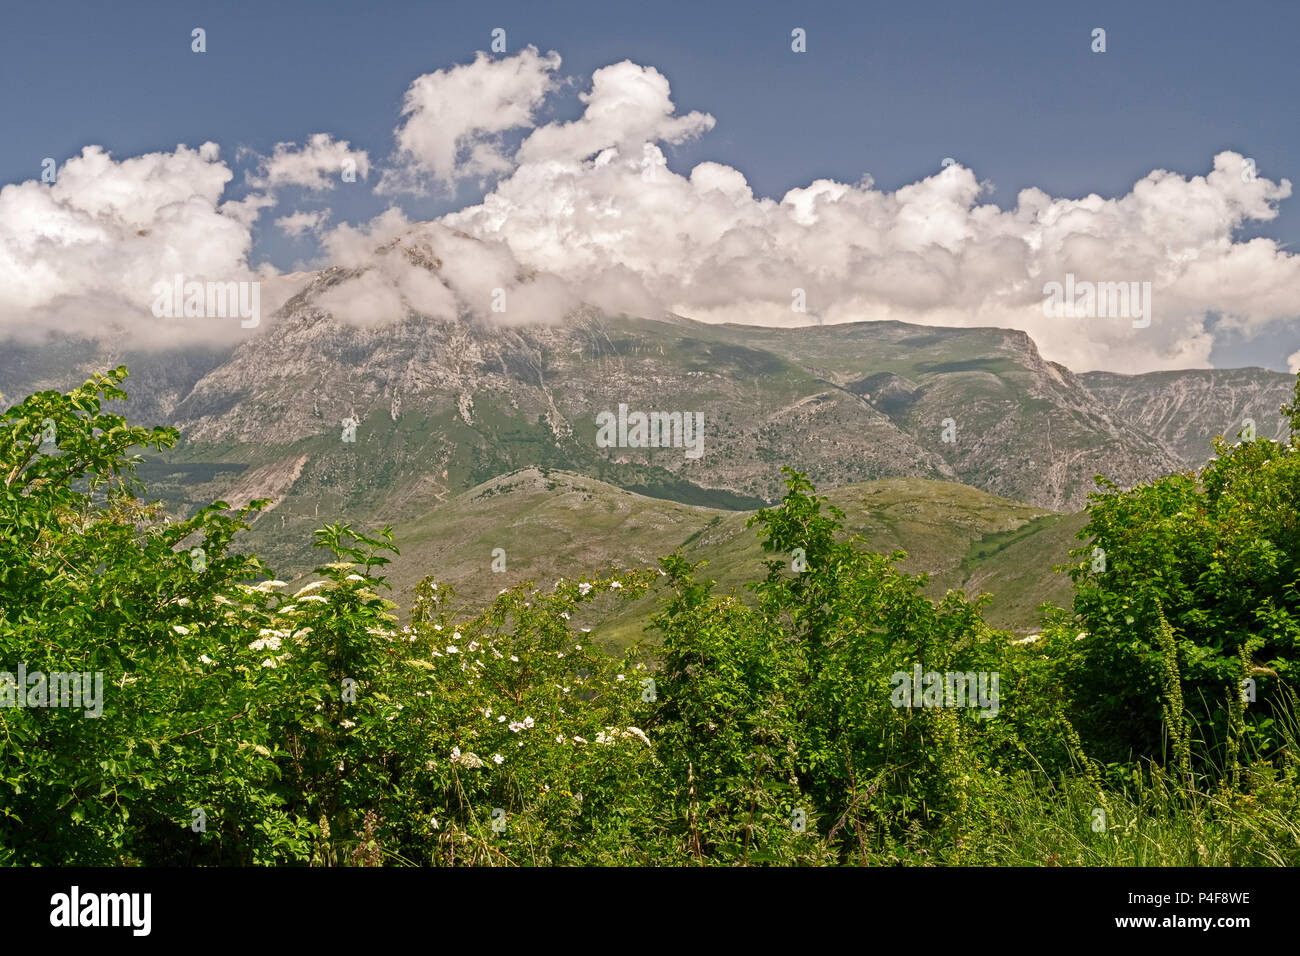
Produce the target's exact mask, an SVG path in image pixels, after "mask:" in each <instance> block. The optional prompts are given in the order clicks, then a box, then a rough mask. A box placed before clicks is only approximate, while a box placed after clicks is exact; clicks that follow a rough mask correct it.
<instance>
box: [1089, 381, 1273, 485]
mask: <svg viewBox="0 0 1300 956" xmlns="http://www.w3.org/2000/svg"><path fill="white" fill-rule="evenodd" d="M1079 377H1080V378H1081V379H1082V380H1083V383H1084V385H1085V386H1087V388H1088V391H1090V392H1092V394H1094V395H1096V396H1097V398H1098V399H1099V400H1100V401H1101V402H1102V404H1103V405H1105V406H1106V408H1107V409H1108V410H1109V411H1110V413H1111V414H1112V415H1113V416H1115V417H1117V418H1119V419H1122V420H1123V421H1125V422H1126V423H1127V424H1129V425H1130V426H1132V427H1133V428H1136V429H1138V430H1140V431H1142V432H1143V433H1145V434H1148V435H1151V436H1152V437H1154V438H1156V439H1158V440H1159V441H1160V443H1161V444H1162V445H1164V446H1165V447H1166V448H1168V449H1169V451H1170V452H1171V453H1172V454H1174V455H1176V456H1177V457H1178V459H1179V461H1180V462H1181V463H1182V466H1183V467H1184V468H1197V467H1200V466H1201V465H1203V464H1204V463H1205V461H1206V459H1207V458H1208V456H1209V454H1210V450H1209V449H1210V441H1211V440H1212V439H1213V438H1215V437H1216V436H1219V435H1223V436H1226V437H1227V438H1228V439H1229V440H1230V441H1236V440H1237V435H1238V433H1240V432H1241V430H1242V428H1243V427H1245V426H1244V422H1245V421H1246V419H1252V420H1253V421H1254V422H1255V431H1256V434H1258V435H1259V436H1261V437H1263V438H1272V439H1274V440H1275V441H1285V440H1286V438H1287V437H1288V434H1289V433H1288V428H1287V424H1286V420H1285V419H1284V418H1283V417H1282V413H1281V411H1280V409H1281V407H1282V405H1283V404H1286V403H1289V402H1290V401H1291V397H1292V391H1293V389H1294V388H1295V376H1294V375H1285V374H1283V373H1282V372H1272V371H1269V370H1268V369H1263V368H1229V369H1208V368H1207V369H1187V370H1185V371H1177V372H1148V373H1147V374H1145V375H1118V374H1116V373H1114V372H1085V373H1084V374H1083V375H1081V376H1079Z"/></svg>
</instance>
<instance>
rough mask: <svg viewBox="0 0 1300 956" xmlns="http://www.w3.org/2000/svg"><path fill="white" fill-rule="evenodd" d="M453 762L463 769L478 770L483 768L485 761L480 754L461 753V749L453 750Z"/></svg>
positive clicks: (453, 748) (471, 752)
mask: <svg viewBox="0 0 1300 956" xmlns="http://www.w3.org/2000/svg"><path fill="white" fill-rule="evenodd" d="M451 762H452V763H458V764H460V765H461V766H462V767H469V768H470V769H471V770H478V769H479V768H480V767H482V766H483V761H482V759H481V758H480V757H479V755H478V754H476V753H474V752H473V751H470V752H467V753H461V752H460V748H459V747H452V748H451Z"/></svg>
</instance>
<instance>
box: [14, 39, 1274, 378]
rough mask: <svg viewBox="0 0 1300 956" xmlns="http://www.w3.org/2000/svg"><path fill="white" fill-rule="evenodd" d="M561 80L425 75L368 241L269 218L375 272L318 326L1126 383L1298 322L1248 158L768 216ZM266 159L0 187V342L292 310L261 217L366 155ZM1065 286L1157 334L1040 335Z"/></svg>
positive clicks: (1260, 180) (639, 83) (660, 110)
mask: <svg viewBox="0 0 1300 956" xmlns="http://www.w3.org/2000/svg"><path fill="white" fill-rule="evenodd" d="M560 65H561V61H560V57H559V55H558V54H556V53H553V52H552V53H547V54H544V55H543V54H541V53H539V52H538V51H537V50H536V49H534V48H531V47H530V48H528V49H526V50H524V51H522V52H520V53H518V54H516V55H514V56H504V57H495V58H494V57H489V56H488V55H487V54H479V55H478V57H477V58H476V59H475V60H474V61H473V62H471V63H467V64H463V65H460V66H454V67H451V68H448V69H442V70H438V71H436V72H433V73H429V74H426V75H423V76H420V77H418V78H416V79H415V80H414V81H413V82H412V83H411V85H410V87H409V89H408V90H407V93H406V96H405V99H404V103H403V106H402V109H401V114H400V117H399V120H398V123H397V125H396V127H395V129H394V141H395V148H394V150H393V152H392V153H391V155H390V156H389V157H388V158H387V159H386V160H384V161H382V162H380V163H378V164H377V169H378V171H379V176H378V181H377V183H376V185H375V187H374V192H375V194H376V195H378V196H381V197H384V198H385V201H388V202H391V203H393V205H391V206H390V208H389V209H387V211H385V212H383V213H382V214H381V215H379V216H377V217H375V218H374V219H373V220H372V221H370V222H368V223H365V224H362V225H352V224H348V223H340V224H337V225H334V226H332V227H329V219H330V211H329V210H315V211H310V212H308V211H292V212H286V213H285V214H284V215H281V216H279V217H277V218H276V219H275V225H276V226H277V227H278V229H279V230H281V231H282V232H284V233H285V234H287V235H289V236H294V237H304V236H307V235H311V236H314V237H316V239H317V241H318V242H319V247H320V251H321V258H320V263H321V264H322V265H324V264H338V265H343V266H347V267H349V268H354V269H361V270H365V271H364V274H362V275H361V276H359V277H358V278H354V279H351V280H349V281H347V282H343V283H341V284H339V285H338V286H336V287H334V288H333V289H332V290H331V291H330V292H329V293H327V295H326V297H325V299H323V300H322V302H321V303H320V304H321V305H322V306H323V307H326V308H328V309H330V310H331V311H333V312H334V313H335V314H336V315H338V316H339V317H340V318H342V319H344V320H347V321H353V322H357V323H359V324H376V323H383V322H388V321H393V320H396V319H399V318H402V317H404V316H406V315H408V314H410V313H411V312H416V313H421V314H425V315H430V316H435V317H444V318H450V317H454V316H457V315H464V314H467V313H468V314H473V315H478V316H481V317H483V318H484V319H487V320H490V321H495V322H505V323H531V322H545V321H557V320H559V319H561V318H562V317H563V316H564V315H565V314H567V313H569V312H571V311H572V310H573V309H574V308H576V307H577V306H578V305H580V304H584V303H586V304H591V305H594V306H596V307H598V308H601V309H603V310H605V311H607V312H610V313H615V314H616V313H620V312H627V313H631V314H641V315H656V314H659V313H661V312H662V311H664V310H669V311H673V312H676V313H679V314H682V315H686V316H690V317H692V318H696V319H700V320H702V321H710V322H721V321H730V322H743V323H752V324H761V325H786V326H790V325H806V324H811V323H823V324H832V323H838V322H850V321H871V320H886V319H893V320H901V321H906V322H915V323H920V324H927V325H945V326H999V327H1003V328H1015V329H1021V330H1023V331H1025V332H1028V333H1029V334H1030V335H1031V336H1033V338H1034V339H1035V340H1036V341H1037V342H1038V344H1039V346H1040V349H1041V350H1042V352H1043V354H1044V355H1045V356H1046V357H1048V358H1050V359H1054V360H1057V361H1060V362H1063V363H1065V364H1067V365H1069V366H1070V367H1072V368H1075V369H1079V370H1086V369H1093V368H1106V369H1112V370H1117V371H1126V372H1136V371H1147V370H1152V369H1160V368H1182V367H1189V366H1205V365H1208V364H1210V362H1209V357H1210V354H1211V350H1212V348H1213V346H1214V344H1215V336H1216V335H1233V336H1237V337H1245V338H1249V337H1250V336H1252V335H1254V334H1255V333H1256V332H1258V331H1259V330H1261V329H1262V328H1264V327H1265V326H1267V325H1269V324H1270V323H1273V322H1276V321H1279V320H1283V319H1288V318H1294V317H1296V315H1297V313H1298V312H1300V306H1297V302H1298V301H1300V296H1297V292H1300V257H1298V256H1296V255H1294V254H1291V253H1288V252H1287V251H1285V250H1284V249H1283V248H1281V246H1280V245H1279V244H1278V243H1277V242H1276V241H1274V240H1271V239H1264V238H1256V239H1251V240H1249V241H1246V240H1240V239H1238V238H1237V236H1238V235H1239V230H1240V229H1241V227H1243V226H1245V225H1246V224H1248V223H1258V222H1267V221H1269V220H1272V219H1273V218H1275V217H1276V215H1277V207H1278V203H1279V202H1280V201H1282V200H1284V199H1286V198H1288V197H1289V196H1290V195H1291V183H1290V182H1289V181H1288V180H1286V179H1280V180H1278V181H1273V180H1270V179H1268V178H1267V177H1265V176H1263V175H1257V174H1256V173H1255V170H1254V164H1253V163H1251V162H1247V161H1246V160H1245V159H1244V158H1243V157H1242V156H1240V155H1238V154H1237V153H1234V152H1230V151H1225V152H1221V153H1219V154H1218V155H1217V156H1214V157H1212V158H1211V157H1207V163H1208V165H1209V168H1208V170H1205V171H1202V172H1200V173H1199V174H1191V175H1187V174H1184V173H1180V172H1173V171H1168V170H1163V169H1157V170H1153V171H1152V172H1150V173H1148V174H1147V175H1146V176H1144V177H1142V179H1140V180H1139V181H1138V182H1136V183H1135V184H1134V185H1133V187H1132V188H1131V189H1130V190H1129V191H1128V192H1127V193H1126V194H1125V195H1122V196H1117V197H1113V198H1103V197H1101V196H1097V195H1090V196H1086V197H1083V198H1062V197H1053V196H1050V195H1048V194H1047V193H1045V192H1043V191H1042V190H1040V189H1036V188H1034V189H1025V190H1023V191H1021V192H1020V194H1019V195H1018V197H1017V199H1016V203H1015V205H1014V207H1012V208H1010V209H1008V210H1005V211H1004V210H1002V209H1000V208H998V207H997V206H996V205H994V204H992V203H989V202H986V201H983V200H984V195H985V187H983V186H982V185H981V184H980V182H979V181H978V180H977V179H976V177H975V174H974V173H973V172H972V171H971V170H970V169H967V168H964V167H962V166H960V165H956V164H954V165H950V166H948V167H946V168H945V169H943V170H942V171H941V172H939V173H936V174H933V175H928V176H925V177H923V178H920V179H918V180H917V181H916V182H914V183H911V184H909V185H906V186H903V187H902V188H899V189H897V190H894V191H884V190H879V189H876V188H875V186H874V184H873V182H872V180H871V179H870V177H868V176H864V177H863V179H862V180H861V181H860V182H857V183H853V184H850V183H840V182H834V181H831V180H817V181H815V182H812V183H810V184H809V185H807V186H804V187H800V188H797V189H792V190H790V191H789V192H788V193H786V194H785V195H784V196H782V197H781V198H780V199H774V198H765V197H759V196H755V195H754V193H753V190H752V189H751V188H750V186H749V184H748V182H747V181H746V178H745V176H744V175H743V174H742V173H741V172H740V171H739V170H737V169H734V168H731V167H729V166H726V165H723V164H720V163H715V162H703V163H700V164H698V165H696V166H695V167H694V168H693V169H691V170H690V171H689V172H687V173H686V174H685V175H682V174H679V173H676V172H673V171H672V170H671V169H669V168H668V165H667V161H666V155H665V150H666V149H670V148H671V147H672V146H674V145H676V144H679V143H682V142H684V141H686V140H688V139H692V138H695V137H700V136H704V135H706V134H707V133H708V131H709V130H710V129H711V128H712V127H713V125H714V122H715V121H714V118H713V117H712V116H710V115H708V114H707V113H702V112H681V111H679V110H678V109H677V107H676V105H675V104H674V102H673V99H672V91H671V88H670V84H669V82H668V80H667V78H666V77H664V76H663V75H662V74H661V73H659V72H658V71H657V70H655V69H654V68H653V67H650V66H643V65H638V64H635V63H632V62H630V61H624V62H621V63H615V64H612V65H610V66H606V67H604V68H602V69H599V70H597V71H596V72H595V73H594V74H593V75H592V77H591V79H590V84H589V85H588V86H587V88H586V89H583V90H581V91H580V92H579V99H580V101H581V104H582V111H581V114H580V115H579V116H578V117H577V118H576V119H572V120H570V121H567V122H561V121H542V120H541V119H540V118H539V117H541V116H543V115H544V112H545V110H546V108H547V106H548V104H549V103H551V102H552V101H554V99H555V98H556V97H558V96H561V95H563V93H564V90H565V88H566V86H567V84H566V82H565V81H563V80H562V79H561V78H560V76H559V69H560ZM252 155H253V156H255V160H256V161H255V164H254V168H253V169H252V170H251V171H250V172H249V173H248V174H247V175H246V183H247V185H248V186H250V187H251V188H252V189H254V190H255V191H254V192H250V193H249V194H248V195H246V196H245V197H244V198H243V199H240V200H238V201H234V200H230V199H223V196H224V194H225V190H226V187H227V185H228V184H229V183H230V181H231V179H232V173H231V171H230V169H229V168H228V167H227V166H226V165H225V164H224V163H223V162H221V160H220V153H219V149H218V147H217V146H216V145H215V144H213V143H205V144H204V145H202V146H201V147H199V148H198V149H197V150H194V149H189V148H188V147H186V146H183V145H182V146H178V147H177V148H176V150H175V151H173V152H170V153H154V154H149V155H146V156H139V157H133V158H128V159H124V160H121V161H116V160H114V159H113V158H111V157H110V156H109V155H108V154H107V153H106V152H104V151H103V150H102V149H100V148H99V147H94V146H91V147H87V148H86V149H85V150H84V151H83V152H82V154H81V155H80V156H78V157H75V158H73V159H70V160H69V161H68V162H67V163H65V164H64V166H63V168H62V169H60V170H59V172H58V179H57V182H56V183H54V184H52V185H51V184H46V183H41V182H36V181H31V182H25V183H21V184H16V185H11V186H6V187H5V188H4V189H3V190H0V335H3V334H5V333H6V332H8V333H9V334H16V333H17V332H18V331H19V330H31V329H33V328H42V327H44V328H57V329H60V330H64V331H66V330H68V329H74V330H80V331H86V330H90V331H94V330H96V329H101V330H102V329H104V328H106V327H110V326H112V327H114V328H116V327H117V326H116V325H114V323H126V324H127V325H131V324H132V322H134V326H133V327H138V328H140V329H146V330H148V331H147V333H139V334H142V335H144V336H145V337H146V338H150V339H158V338H162V339H168V337H169V336H174V335H178V334H181V333H179V332H177V331H176V329H175V327H174V326H173V327H170V328H169V329H167V330H159V329H157V328H155V327H154V326H155V325H156V323H154V322H153V320H152V317H149V316H147V315H145V317H144V318H141V314H142V312H143V313H147V309H148V301H149V289H150V287H151V285H152V284H153V283H154V282H156V281H157V280H158V279H159V278H160V277H162V276H168V275H170V274H172V273H175V272H181V273H184V274H186V275H187V276H191V275H193V276H200V277H202V276H208V277H212V278H215V279H220V280H223V281H229V280H240V279H245V278H254V277H256V278H260V279H261V280H262V281H264V283H266V284H267V285H268V286H269V287H270V291H269V293H268V289H267V288H264V290H263V300H264V302H265V301H268V299H269V301H270V302H271V303H272V304H274V303H275V302H276V301H277V299H278V300H280V301H282V299H283V298H284V297H286V296H287V295H288V294H289V292H291V291H292V290H293V289H295V288H296V284H295V282H296V280H295V279H292V278H287V277H283V276H280V275H279V274H278V273H276V271H275V270H274V269H271V268H270V267H269V266H260V267H254V266H251V265H250V258H249V257H250V252H251V249H252V246H253V241H252V240H253V230H254V228H255V224H256V222H257V220H258V218H259V216H260V214H261V212H262V210H263V209H266V208H269V207H271V206H274V205H276V204H277V202H278V196H279V191H280V190H283V189H284V188H286V187H301V188H303V189H306V190H308V191H309V192H311V193H313V194H325V193H326V192H327V191H328V190H329V189H330V188H331V187H332V186H333V185H334V183H335V182H337V181H339V179H340V177H339V169H340V167H341V166H343V165H344V164H346V163H349V162H350V163H351V164H352V165H353V166H355V168H356V172H357V173H358V178H360V179H361V180H363V181H364V180H365V179H366V178H367V177H368V176H369V173H370V171H371V161H370V156H369V154H368V153H366V152H365V151H363V150H359V149H354V148H353V147H352V146H351V145H350V144H349V143H347V142H343V141H337V140H335V139H333V138H332V137H331V136H330V135H329V134H324V133H321V134H316V135H314V136H312V137H310V138H309V140H308V141H307V143H306V144H305V145H304V146H302V147H298V146H296V145H294V144H291V143H280V144H277V145H276V147H275V149H274V151H273V153H272V154H271V155H270V156H269V157H261V156H256V154H252ZM470 181H475V182H477V183H479V184H480V186H481V188H482V189H484V190H486V192H485V193H484V194H483V196H482V199H481V201H478V202H475V203H473V204H471V205H468V206H466V207H464V208H461V209H459V210H458V211H456V212H453V213H451V214H449V215H446V216H443V217H442V218H441V219H439V220H437V221H436V222H433V223H412V222H410V221H409V219H408V218H407V215H406V213H405V212H404V211H403V210H402V208H401V206H400V204H399V197H401V196H403V195H428V194H431V193H439V192H440V193H442V194H444V195H447V194H454V192H455V190H456V189H457V188H458V187H459V186H460V185H461V184H464V183H466V182H470ZM1067 276H1073V277H1074V279H1075V280H1078V281H1080V282H1112V283H1113V282H1126V283H1131V282H1137V283H1143V282H1149V283H1150V285H1151V304H1152V314H1151V316H1150V323H1149V325H1146V326H1144V327H1135V323H1134V322H1132V321H1130V320H1129V319H1128V318H1125V317H1107V316H1104V315H1103V316H1100V317H1095V318H1077V317H1074V318H1067V317H1061V318H1055V317H1049V316H1048V315H1045V314H1044V308H1043V303H1044V299H1045V289H1044V286H1045V285H1047V284H1048V283H1059V282H1064V281H1065V280H1066V278H1067ZM277 290H278V291H277ZM800 307H802V311H801V310H800ZM1209 316H1214V318H1215V324H1214V325H1213V327H1212V328H1211V327H1210V326H1209V325H1208V324H1207V317H1209ZM124 317H130V319H131V321H128V319H127V318H124ZM233 325H234V326H237V323H233ZM183 329H184V334H186V335H189V336H193V335H195V334H207V335H214V334H218V333H217V332H216V331H214V330H213V328H212V326H211V324H209V325H208V326H204V327H202V329H200V328H199V327H198V326H195V325H194V324H193V323H191V324H190V325H188V326H185V327H183ZM230 331H235V330H234V329H232V330H230ZM220 334H227V332H226V331H224V330H223V331H222V332H220ZM1296 356H1300V352H1297V353H1296V355H1293V356H1292V357H1291V358H1292V362H1293V364H1294V363H1296V362H1300V359H1297V358H1296Z"/></svg>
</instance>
